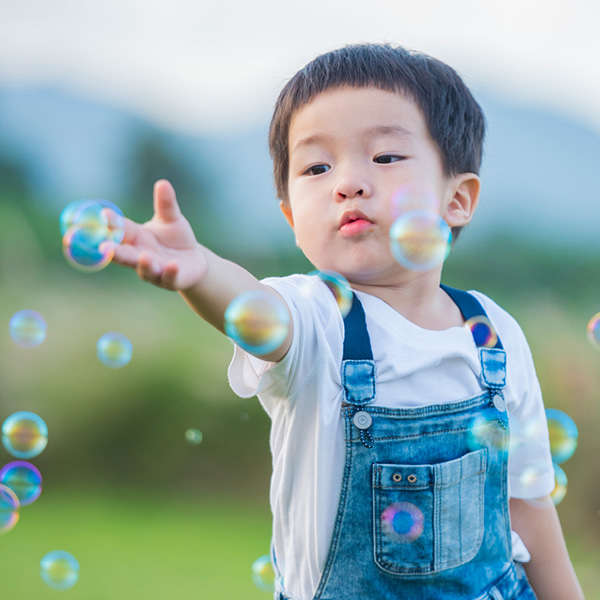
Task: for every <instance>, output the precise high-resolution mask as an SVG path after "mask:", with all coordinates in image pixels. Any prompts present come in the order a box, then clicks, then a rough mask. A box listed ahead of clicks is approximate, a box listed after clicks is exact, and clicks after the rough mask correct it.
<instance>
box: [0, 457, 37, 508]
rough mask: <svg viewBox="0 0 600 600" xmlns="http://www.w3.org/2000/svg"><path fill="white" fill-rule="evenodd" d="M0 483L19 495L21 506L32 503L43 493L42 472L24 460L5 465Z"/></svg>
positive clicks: (0, 470)
mask: <svg viewBox="0 0 600 600" xmlns="http://www.w3.org/2000/svg"><path fill="white" fill-rule="evenodd" d="M0 483H1V484H2V485H5V486H6V487H9V488H10V489H11V490H12V491H13V492H14V493H15V494H16V495H17V498H18V499H19V503H20V504H21V506H27V505H29V504H32V503H33V502H35V501H36V500H37V499H38V498H39V497H40V494H41V493H42V474H41V473H40V472H39V470H38V469H37V468H36V467H34V466H33V465H32V464H31V463H28V462H25V461H24V460H17V461H14V462H11V463H8V464H7V465H4V466H3V467H2V468H1V469H0Z"/></svg>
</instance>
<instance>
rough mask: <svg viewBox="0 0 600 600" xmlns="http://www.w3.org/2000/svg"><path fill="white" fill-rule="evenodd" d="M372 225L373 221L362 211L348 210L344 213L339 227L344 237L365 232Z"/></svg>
mask: <svg viewBox="0 0 600 600" xmlns="http://www.w3.org/2000/svg"><path fill="white" fill-rule="evenodd" d="M371 225H373V222H372V221H371V220H370V219H369V217H367V215H365V214H364V213H363V212H362V211H360V210H348V211H346V212H345V213H344V214H343V215H342V218H341V219H340V225H339V227H338V229H339V231H340V233H341V234H342V237H352V236H354V235H358V234H359V233H363V232H364V231H366V230H367V229H369V227H371Z"/></svg>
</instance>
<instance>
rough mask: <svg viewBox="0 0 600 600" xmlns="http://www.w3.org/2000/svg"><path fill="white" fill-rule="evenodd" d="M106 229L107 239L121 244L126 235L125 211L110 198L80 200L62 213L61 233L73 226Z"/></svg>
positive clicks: (72, 203) (69, 205)
mask: <svg viewBox="0 0 600 600" xmlns="http://www.w3.org/2000/svg"><path fill="white" fill-rule="evenodd" d="M73 226H77V227H84V228H92V229H98V228H100V229H103V230H105V239H107V240H110V241H113V242H115V243H116V244H120V243H121V242H122V241H123V237H124V236H125V217H124V215H123V211H122V210H121V209H120V208H119V207H118V206H117V205H116V204H114V203H113V202H110V201H109V200H78V201H76V202H71V203H70V204H68V205H67V206H66V207H65V208H64V210H63V211H62V213H61V215H60V233H61V235H62V236H64V235H65V234H66V233H67V231H68V230H69V229H70V228H71V227H73Z"/></svg>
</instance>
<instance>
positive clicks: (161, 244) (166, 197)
mask: <svg viewBox="0 0 600 600" xmlns="http://www.w3.org/2000/svg"><path fill="white" fill-rule="evenodd" d="M113 262H115V263H117V264H121V265H124V266H128V267H131V268H134V269H136V271H137V272H138V274H139V275H140V277H142V278H143V279H146V280H148V281H151V282H152V283H155V284H156V285H159V286H161V287H166V288H168V289H186V288H189V287H191V286H192V285H194V284H195V283H196V282H198V281H199V280H200V278H201V277H202V275H203V274H204V270H205V260H204V255H203V252H202V249H201V247H200V245H199V244H198V242H197V241H196V236H195V235H194V232H193V231H192V228H191V226H190V224H189V222H188V221H187V219H186V218H185V217H184V216H183V215H182V214H181V212H180V210H179V206H178V205H177V200H176V198H175V192H174V190H173V188H172V187H171V185H170V184H169V183H168V182H164V181H160V182H158V183H157V184H156V186H155V189H154V216H153V217H152V219H151V220H150V221H148V222H146V223H144V224H143V225H140V224H139V223H135V222H134V221H131V220H129V219H126V220H125V238H124V239H123V242H122V243H121V244H120V245H119V246H117V247H116V248H115V254H114V258H113Z"/></svg>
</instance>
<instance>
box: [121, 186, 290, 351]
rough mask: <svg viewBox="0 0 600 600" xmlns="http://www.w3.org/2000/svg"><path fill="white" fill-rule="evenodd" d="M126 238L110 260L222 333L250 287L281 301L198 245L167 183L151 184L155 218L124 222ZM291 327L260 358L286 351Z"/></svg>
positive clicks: (270, 291) (269, 291) (234, 266)
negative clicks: (172, 295)
mask: <svg viewBox="0 0 600 600" xmlns="http://www.w3.org/2000/svg"><path fill="white" fill-rule="evenodd" d="M125 226H126V227H125V238H124V240H123V242H122V243H121V244H120V245H118V246H116V247H115V254H114V258H113V262H115V263H117V264H120V265H123V266H126V267H130V268H132V269H135V270H136V272H137V274H138V275H139V277H140V278H141V279H143V280H145V281H148V282H150V283H152V284H154V285H156V286H159V287H162V288H165V289H168V290H175V291H177V292H179V294H180V295H181V296H182V297H183V299H184V300H185V301H186V302H187V303H188V304H189V305H190V306H191V307H192V308H193V309H194V310H195V311H196V312H197V313H198V314H199V315H200V316H201V317H202V318H203V319H205V320H206V321H208V322H209V323H210V324H211V325H213V326H214V327H216V328H217V329H218V330H219V331H221V332H223V331H224V313H225V309H226V308H227V306H229V303H230V302H231V301H232V300H233V299H234V298H236V297H237V296H239V295H240V294H242V293H243V292H246V291H249V290H262V291H264V292H267V293H269V294H274V295H275V296H277V297H278V298H279V299H280V300H281V301H282V302H283V300H282V299H281V298H280V297H279V296H278V295H277V294H276V292H275V291H274V290H273V289H271V288H270V287H268V286H266V285H263V284H262V283H261V282H260V281H258V279H256V277H254V275H252V274H251V273H249V272H248V271H246V269H244V268H242V267H240V266H239V265H237V264H235V263H233V262H231V261H229V260H225V259H224V258H221V257H220V256H217V255H216V254H215V253H214V252H211V251H210V250H209V249H208V248H206V247H205V246H203V245H202V244H200V243H198V241H197V240H196V236H195V235H194V232H193V230H192V227H191V226H190V224H189V222H188V221H187V219H186V218H185V217H184V216H183V215H182V214H181V210H180V209H179V205H178V203H177V198H176V196H175V190H174V189H173V186H171V184H170V183H169V182H168V181H166V180H164V179H163V180H160V181H157V182H156V183H155V184H154V216H153V217H152V219H151V220H150V221H148V222H146V223H144V224H139V223H134V222H133V221H131V220H129V219H126V220H125ZM291 339H292V325H291V320H290V331H289V333H288V336H287V338H286V339H285V340H284V342H283V343H282V344H281V346H279V348H277V349H276V350H274V351H273V352H271V353H270V354H266V355H261V356H260V358H262V359H264V360H270V361H275V362H276V361H278V360H280V359H281V358H283V357H284V356H285V354H286V352H287V351H288V349H289V346H290V343H291Z"/></svg>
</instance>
